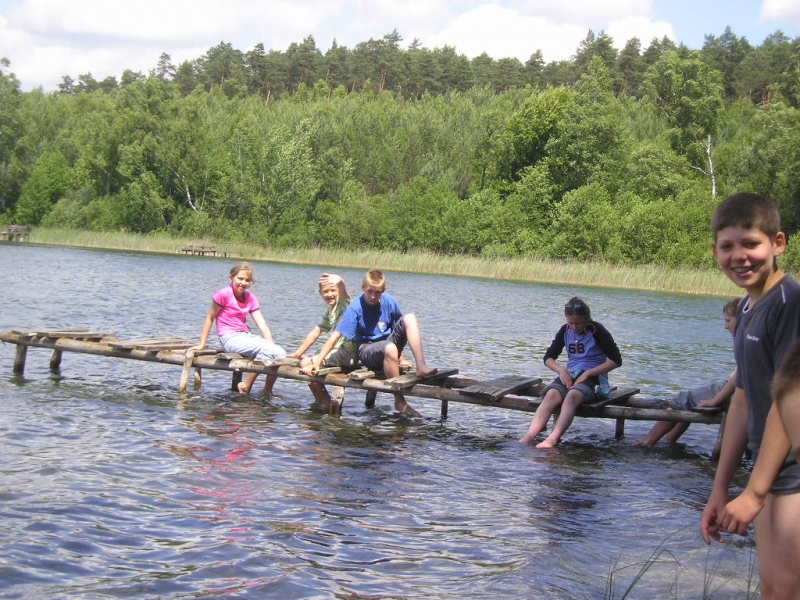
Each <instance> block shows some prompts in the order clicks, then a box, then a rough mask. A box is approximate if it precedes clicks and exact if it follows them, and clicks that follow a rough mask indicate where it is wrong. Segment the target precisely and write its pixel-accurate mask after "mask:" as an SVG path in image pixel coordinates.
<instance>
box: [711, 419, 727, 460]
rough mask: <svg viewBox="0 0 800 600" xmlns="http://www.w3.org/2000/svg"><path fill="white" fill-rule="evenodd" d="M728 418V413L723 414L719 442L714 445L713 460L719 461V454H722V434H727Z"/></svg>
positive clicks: (718, 436)
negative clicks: (726, 422) (726, 423)
mask: <svg viewBox="0 0 800 600" xmlns="http://www.w3.org/2000/svg"><path fill="white" fill-rule="evenodd" d="M727 416H728V411H727V410H726V411H724V412H723V413H722V417H720V422H719V431H718V432H717V441H716V442H715V443H714V449H713V450H712V451H711V460H719V454H720V452H722V434H723V433H724V432H725V419H726V418H727Z"/></svg>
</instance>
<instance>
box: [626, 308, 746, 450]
mask: <svg viewBox="0 0 800 600" xmlns="http://www.w3.org/2000/svg"><path fill="white" fill-rule="evenodd" d="M738 306H739V298H734V299H733V300H731V301H730V302H728V303H727V304H725V306H724V307H723V308H722V315H723V317H724V318H725V329H727V330H728V332H729V333H730V334H731V335H734V333H735V332H736V309H737V308H738ZM734 389H736V369H734V370H733V373H731V376H730V377H729V378H728V379H718V380H716V381H712V382H711V383H708V384H706V385H702V386H698V387H694V388H690V389H688V390H683V391H682V392H679V393H678V395H677V396H675V398H673V399H672V402H671V408H674V409H676V410H691V409H693V408H695V407H714V406H719V407H725V408H727V405H728V403H729V402H730V400H731V396H732V395H733V390H734ZM687 429H689V423H676V422H675V421H658V422H657V423H656V424H655V425H653V428H652V429H651V430H650V431H649V432H648V434H647V435H646V436H644V437H643V438H642V439H641V441H640V442H639V444H640V445H642V446H654V445H655V444H656V443H657V442H658V441H659V440H660V439H661V438H662V437H663V438H665V439H666V440H667V441H668V442H677V441H678V439H679V438H680V437H681V436H682V435H683V434H684V433H685V432H686V430H687Z"/></svg>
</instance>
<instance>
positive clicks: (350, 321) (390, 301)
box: [336, 292, 403, 344]
mask: <svg viewBox="0 0 800 600" xmlns="http://www.w3.org/2000/svg"><path fill="white" fill-rule="evenodd" d="M402 316H403V311H401V310H400V306H399V305H398V304H397V300H395V299H394V298H393V297H392V296H390V295H389V294H387V293H386V292H384V293H383V294H382V295H381V301H380V302H379V303H378V304H377V305H376V306H371V305H370V304H368V303H367V300H366V299H365V298H364V294H361V295H360V296H359V297H358V298H356V299H355V300H353V301H352V302H351V303H350V305H349V306H348V307H347V310H345V311H344V315H343V316H342V320H341V321H339V325H337V327H336V331H337V332H338V333H341V334H342V335H343V336H344V337H346V338H349V339H351V340H353V341H354V342H356V343H357V344H363V343H364V342H379V341H381V340H385V339H386V338H387V337H389V334H390V333H392V329H394V326H395V325H396V324H397V322H398V321H399V320H400V317H402Z"/></svg>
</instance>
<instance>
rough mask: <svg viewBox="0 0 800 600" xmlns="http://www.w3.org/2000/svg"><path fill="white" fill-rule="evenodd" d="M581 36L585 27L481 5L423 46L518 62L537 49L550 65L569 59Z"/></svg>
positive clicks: (492, 5) (470, 56) (461, 16)
mask: <svg viewBox="0 0 800 600" xmlns="http://www.w3.org/2000/svg"><path fill="white" fill-rule="evenodd" d="M584 37H586V28H585V27H583V26H580V25H557V24H554V23H553V22H551V21H548V20H547V19H544V18H541V17H533V16H524V15H522V14H520V13H519V11H517V10H515V9H512V8H504V7H502V6H500V5H499V4H484V5H482V6H479V7H478V8H475V9H473V10H470V11H469V12H466V13H464V14H462V15H460V16H458V17H456V18H455V19H454V20H453V21H452V22H451V23H450V24H449V25H448V26H447V27H446V28H445V29H443V30H442V31H440V32H439V33H438V34H437V35H436V36H434V37H433V39H432V40H431V43H430V44H429V43H426V44H425V45H426V46H427V45H430V46H438V47H442V46H444V45H448V46H454V47H455V48H456V51H457V52H458V53H459V54H465V55H467V56H468V57H469V58H474V57H475V56H478V55H479V54H481V53H483V52H486V53H487V54H488V55H489V56H492V57H493V58H496V59H499V58H508V57H516V58H518V59H520V60H521V61H522V62H525V61H526V60H528V59H529V58H530V56H531V54H533V53H534V52H536V51H537V50H541V51H542V55H543V56H544V60H545V62H550V61H553V60H564V59H567V58H569V57H570V56H571V55H573V54H574V53H575V49H576V48H577V47H578V43H579V42H580V40H582V39H583V38H584ZM426 42H427V40H426Z"/></svg>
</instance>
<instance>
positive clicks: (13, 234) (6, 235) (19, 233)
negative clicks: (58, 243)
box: [0, 225, 33, 242]
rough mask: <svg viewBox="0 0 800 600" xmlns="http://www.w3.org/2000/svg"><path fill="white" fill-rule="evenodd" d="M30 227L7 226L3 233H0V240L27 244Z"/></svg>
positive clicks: (29, 237) (29, 238)
mask: <svg viewBox="0 0 800 600" xmlns="http://www.w3.org/2000/svg"><path fill="white" fill-rule="evenodd" d="M32 231H33V227H32V226H31V225H9V226H8V227H7V228H6V230H5V231H0V240H3V241H9V242H29V241H30V240H31V232H32Z"/></svg>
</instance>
